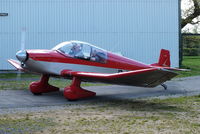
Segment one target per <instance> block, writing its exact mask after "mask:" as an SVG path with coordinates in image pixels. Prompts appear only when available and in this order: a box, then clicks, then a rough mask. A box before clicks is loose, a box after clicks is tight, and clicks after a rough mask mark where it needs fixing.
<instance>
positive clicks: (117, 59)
mask: <svg viewBox="0 0 200 134" xmlns="http://www.w3.org/2000/svg"><path fill="white" fill-rule="evenodd" d="M27 52H28V54H29V57H30V58H31V59H33V60H37V61H46V62H58V63H70V64H81V65H89V66H98V67H107V68H116V69H123V70H138V69H145V68H150V66H149V65H146V64H143V63H140V62H138V61H134V60H131V59H128V58H126V57H123V56H119V55H116V54H113V53H110V52H108V59H107V62H106V63H98V62H93V61H87V60H83V59H76V58H72V57H70V56H68V55H64V54H61V53H60V52H58V51H55V50H28V51H27Z"/></svg>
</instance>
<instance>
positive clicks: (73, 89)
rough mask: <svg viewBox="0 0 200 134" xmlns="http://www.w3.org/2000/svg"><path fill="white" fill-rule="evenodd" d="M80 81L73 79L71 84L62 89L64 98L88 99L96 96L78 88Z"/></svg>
mask: <svg viewBox="0 0 200 134" xmlns="http://www.w3.org/2000/svg"><path fill="white" fill-rule="evenodd" d="M80 84H81V80H80V79H79V78H77V77H73V80H72V84H71V85H70V86H68V87H66V88H65V89H64V96H65V98H66V99H68V100H77V99H83V98H89V97H93V96H95V95H96V93H95V92H92V91H88V90H85V89H83V88H81V87H80Z"/></svg>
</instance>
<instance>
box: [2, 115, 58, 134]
mask: <svg viewBox="0 0 200 134" xmlns="http://www.w3.org/2000/svg"><path fill="white" fill-rule="evenodd" d="M54 125H55V123H54V122H53V121H52V119H51V118H34V119H33V118H31V117H29V115H28V114H26V115H24V117H15V116H14V117H8V116H6V117H1V118H0V133H1V134H22V133H23V134H30V133H34V132H36V131H42V130H43V129H44V128H45V127H52V126H54Z"/></svg>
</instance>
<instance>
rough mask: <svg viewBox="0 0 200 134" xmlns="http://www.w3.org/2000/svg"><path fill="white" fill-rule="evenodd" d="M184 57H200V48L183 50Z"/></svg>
mask: <svg viewBox="0 0 200 134" xmlns="http://www.w3.org/2000/svg"><path fill="white" fill-rule="evenodd" d="M183 55H184V56H198V55H199V48H183Z"/></svg>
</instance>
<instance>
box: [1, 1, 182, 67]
mask: <svg viewBox="0 0 200 134" xmlns="http://www.w3.org/2000/svg"><path fill="white" fill-rule="evenodd" d="M178 4H179V2H178V0H0V12H6V13H8V16H5V17H1V16H0V70H4V69H13V67H12V66H11V65H9V64H8V63H7V62H6V59H9V58H15V53H16V51H17V50H19V49H20V40H21V29H22V28H23V27H25V28H26V48H27V49H50V48H52V47H54V46H55V45H56V44H58V43H60V42H62V41H67V40H81V41H85V42H89V43H92V44H94V45H97V46H99V47H102V48H104V49H107V50H110V51H113V52H121V53H122V54H123V55H124V56H127V57H129V58H133V59H136V60H140V61H142V62H145V63H148V64H150V63H154V62H157V60H158V57H159V52H160V49H161V48H164V49H169V50H170V51H171V61H172V66H176V67H177V66H178V63H179V50H178V49H179V8H178V7H179V6H178Z"/></svg>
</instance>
